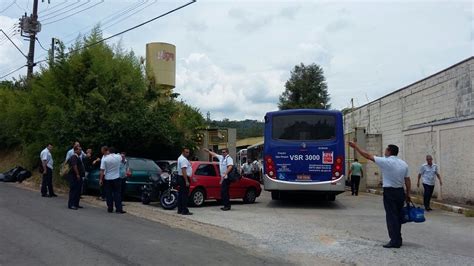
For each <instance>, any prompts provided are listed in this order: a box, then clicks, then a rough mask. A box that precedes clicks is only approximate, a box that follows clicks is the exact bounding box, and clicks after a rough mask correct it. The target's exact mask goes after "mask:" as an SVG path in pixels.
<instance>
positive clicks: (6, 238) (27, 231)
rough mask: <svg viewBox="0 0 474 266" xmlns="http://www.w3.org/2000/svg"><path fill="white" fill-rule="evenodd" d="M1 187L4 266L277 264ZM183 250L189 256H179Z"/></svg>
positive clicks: (189, 235) (143, 222)
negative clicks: (69, 207)
mask: <svg viewBox="0 0 474 266" xmlns="http://www.w3.org/2000/svg"><path fill="white" fill-rule="evenodd" d="M83 205H84V206H85V208H84V209H82V210H78V211H73V210H69V209H67V208H66V199H65V198H64V197H59V198H41V197H40V195H39V192H34V191H29V190H24V189H21V188H18V187H16V186H14V185H11V184H5V183H0V217H1V223H0V265H160V264H171V265H197V264H200V265H262V264H272V265H274V264H278V262H277V261H272V260H269V259H265V258H259V257H255V256H253V255H250V254H249V253H248V252H247V251H246V250H244V249H241V248H237V247H234V246H231V245H229V244H226V243H224V242H222V241H218V240H213V239H209V238H206V237H203V236H200V235H197V234H194V233H192V232H189V231H183V230H180V229H174V228H171V227H168V226H166V225H162V224H159V223H155V222H151V221H149V220H145V219H141V218H137V217H134V216H132V215H129V214H124V215H120V214H115V213H113V214H109V213H107V212H106V209H105V208H96V207H92V206H90V205H86V204H83ZM180 251H185V254H184V255H183V256H179V254H180V253H181V252H180Z"/></svg>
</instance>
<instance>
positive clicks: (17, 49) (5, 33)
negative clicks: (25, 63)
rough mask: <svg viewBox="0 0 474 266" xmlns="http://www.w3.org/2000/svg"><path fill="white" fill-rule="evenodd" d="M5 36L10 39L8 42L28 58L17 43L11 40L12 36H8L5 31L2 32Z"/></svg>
mask: <svg viewBox="0 0 474 266" xmlns="http://www.w3.org/2000/svg"><path fill="white" fill-rule="evenodd" d="M0 31H1V32H2V33H3V34H5V36H6V37H7V38H8V40H9V41H10V42H11V43H12V44H13V45H14V46H15V48H16V49H17V50H18V51H20V53H21V54H22V55H23V56H24V57H26V55H25V53H23V51H22V50H21V49H20V48H19V47H18V46H17V45H16V43H15V42H13V41H12V39H11V38H10V36H8V35H7V34H6V33H5V32H4V31H3V30H0Z"/></svg>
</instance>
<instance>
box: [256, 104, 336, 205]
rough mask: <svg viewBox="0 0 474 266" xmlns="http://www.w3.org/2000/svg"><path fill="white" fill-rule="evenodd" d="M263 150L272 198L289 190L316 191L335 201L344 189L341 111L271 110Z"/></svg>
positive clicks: (266, 185) (265, 175)
mask: <svg viewBox="0 0 474 266" xmlns="http://www.w3.org/2000/svg"><path fill="white" fill-rule="evenodd" d="M263 152H264V177H263V178H264V180H263V183H264V187H265V190H267V191H271V193H272V199H280V198H281V195H282V194H283V193H285V192H314V193H318V194H323V195H325V196H326V198H327V199H328V200H330V201H334V200H335V199H336V195H337V194H340V193H343V192H344V187H345V176H344V130H343V122H342V113H341V112H339V111H328V110H318V109H294V110H284V111H276V112H269V113H267V114H266V116H265V133H264V148H263Z"/></svg>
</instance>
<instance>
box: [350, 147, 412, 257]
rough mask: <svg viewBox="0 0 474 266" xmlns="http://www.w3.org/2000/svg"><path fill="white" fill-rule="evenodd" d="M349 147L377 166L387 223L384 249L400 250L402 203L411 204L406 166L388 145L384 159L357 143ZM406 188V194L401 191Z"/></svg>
mask: <svg viewBox="0 0 474 266" xmlns="http://www.w3.org/2000/svg"><path fill="white" fill-rule="evenodd" d="M349 146H350V147H352V148H353V149H354V150H356V151H357V152H358V153H360V155H362V156H363V157H365V158H366V159H368V160H371V161H373V162H375V164H377V166H378V167H379V168H380V170H381V171H382V176H383V205H384V208H385V218H386V222H387V230H388V235H389V236H390V242H388V243H387V244H385V245H383V247H384V248H400V247H401V246H402V242H403V241H402V233H401V230H402V223H403V221H404V216H403V205H404V202H405V201H406V202H411V200H410V189H411V182H410V177H408V164H407V163H406V162H404V161H403V160H402V159H400V158H399V157H397V155H398V147H397V146H396V145H392V144H390V145H388V147H387V148H386V149H385V157H378V156H374V155H372V154H370V153H368V152H367V151H365V150H363V149H362V148H360V147H359V146H358V145H357V143H355V142H349ZM403 185H405V187H406V194H405V191H404V190H403Z"/></svg>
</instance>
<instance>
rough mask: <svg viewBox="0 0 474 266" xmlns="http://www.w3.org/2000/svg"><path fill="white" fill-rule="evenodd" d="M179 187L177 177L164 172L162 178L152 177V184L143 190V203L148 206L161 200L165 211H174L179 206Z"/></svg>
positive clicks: (145, 186)
mask: <svg viewBox="0 0 474 266" xmlns="http://www.w3.org/2000/svg"><path fill="white" fill-rule="evenodd" d="M177 187H178V182H177V177H176V175H173V174H170V173H168V172H163V173H162V174H161V175H160V176H156V175H155V176H150V183H148V184H146V185H144V186H143V188H142V195H141V200H142V203H143V204H145V205H148V204H150V202H152V201H155V200H157V199H159V200H160V204H161V207H163V209H165V210H172V209H174V208H176V206H177V205H178V190H177Z"/></svg>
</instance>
